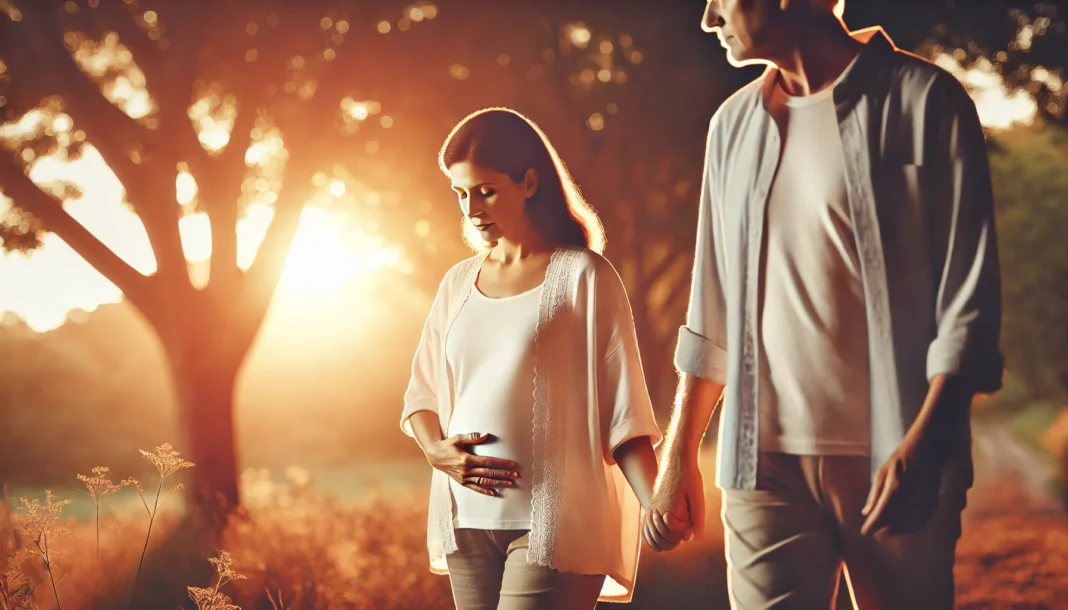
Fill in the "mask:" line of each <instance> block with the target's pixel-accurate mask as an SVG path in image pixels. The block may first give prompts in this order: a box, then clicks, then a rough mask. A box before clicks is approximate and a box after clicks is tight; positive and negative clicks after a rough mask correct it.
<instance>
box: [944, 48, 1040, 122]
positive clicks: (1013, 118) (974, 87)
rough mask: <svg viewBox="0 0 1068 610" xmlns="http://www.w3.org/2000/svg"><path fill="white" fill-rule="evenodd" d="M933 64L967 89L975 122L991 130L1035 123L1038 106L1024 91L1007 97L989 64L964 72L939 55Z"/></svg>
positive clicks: (999, 78)
mask: <svg viewBox="0 0 1068 610" xmlns="http://www.w3.org/2000/svg"><path fill="white" fill-rule="evenodd" d="M934 62H935V64H937V65H939V66H940V67H942V68H944V69H946V70H948V71H949V72H951V73H952V74H953V75H954V76H956V77H957V79H959V80H960V82H962V83H963V84H964V86H965V87H966V88H967V89H968V93H969V94H970V95H971V96H972V100H974V101H975V108H976V111H977V112H978V113H979V121H980V122H981V123H982V124H983V125H984V126H986V127H989V128H992V129H1007V128H1009V127H1012V126H1013V125H1026V124H1029V123H1031V122H1032V121H1034V120H1035V116H1036V115H1037V114H1038V106H1037V105H1036V104H1035V100H1034V98H1032V97H1031V96H1030V95H1029V94H1028V93H1027V92H1026V91H1016V92H1015V93H1012V94H1010V93H1009V92H1008V89H1007V88H1006V86H1005V81H1004V80H1003V79H1002V77H1001V75H1000V74H998V73H997V72H995V71H994V69H993V66H992V65H990V64H989V62H985V63H983V62H981V63H980V65H979V66H976V67H974V68H971V69H968V70H965V69H964V68H963V67H961V65H960V62H958V61H957V60H956V58H954V57H953V56H952V55H949V54H946V53H943V54H941V55H939V56H938V57H936V58H935V60H934Z"/></svg>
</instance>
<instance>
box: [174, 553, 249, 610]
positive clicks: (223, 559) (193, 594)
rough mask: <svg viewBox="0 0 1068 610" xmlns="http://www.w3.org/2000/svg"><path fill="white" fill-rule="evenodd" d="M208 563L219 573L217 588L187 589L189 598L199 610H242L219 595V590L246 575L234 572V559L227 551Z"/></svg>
mask: <svg viewBox="0 0 1068 610" xmlns="http://www.w3.org/2000/svg"><path fill="white" fill-rule="evenodd" d="M208 561H210V562H211V565H213V566H215V572H216V573H217V579H216V581H215V586H214V587H212V588H210V589H204V588H201V587H186V589H187V590H188V591H189V597H190V598H192V600H193V601H194V602H195V603H196V605H197V608H198V609H199V610H241V609H240V608H239V607H238V606H235V605H234V603H233V602H232V601H231V600H230V598H229V597H227V596H226V595H224V594H223V593H219V589H220V588H221V587H222V586H223V585H225V584H226V583H228V582H230V581H231V580H241V579H243V578H245V576H244V575H242V574H238V573H237V572H235V571H234V559H233V557H231V556H230V553H228V552H226V551H219V556H218V557H211V558H209V559H208Z"/></svg>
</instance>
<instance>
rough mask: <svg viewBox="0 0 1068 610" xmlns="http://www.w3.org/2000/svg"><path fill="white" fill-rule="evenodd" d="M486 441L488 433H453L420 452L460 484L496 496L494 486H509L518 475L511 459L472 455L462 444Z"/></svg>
mask: <svg viewBox="0 0 1068 610" xmlns="http://www.w3.org/2000/svg"><path fill="white" fill-rule="evenodd" d="M487 440H489V435H488V434H480V433H478V432H471V433H469V434H456V435H453V436H450V437H449V438H446V439H444V440H440V441H436V442H434V443H431V444H429V445H428V446H427V448H426V450H425V451H424V453H425V454H426V459H427V461H428V462H430V465H431V466H433V467H434V468H436V469H438V470H440V471H442V472H444V473H445V474H447V475H449V476H450V477H452V478H453V479H454V480H455V481H456V482H457V483H459V484H460V485H463V486H464V487H466V488H468V489H470V490H472V491H476V492H478V493H480V494H485V495H487V496H493V497H500V495H501V494H500V492H499V491H497V489H496V488H499V487H512V486H513V485H515V480H516V479H518V478H519V472H518V471H517V470H516V467H517V466H518V465H517V464H516V463H515V462H513V461H512V460H505V459H501V458H495V457H488V456H482V455H474V454H472V453H470V452H469V451H467V450H466V449H465V447H468V446H470V445H480V444H482V443H484V442H486V441H487Z"/></svg>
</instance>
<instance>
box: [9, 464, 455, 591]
mask: <svg viewBox="0 0 1068 610" xmlns="http://www.w3.org/2000/svg"><path fill="white" fill-rule="evenodd" d="M143 453H144V454H145V458H146V459H148V460H149V461H150V462H152V463H153V464H154V465H155V466H157V468H158V469H159V475H160V482H159V486H158V490H162V492H163V494H166V493H167V490H165V489H163V486H164V480H165V479H167V478H169V477H171V476H172V475H173V474H174V473H175V471H176V470H177V469H178V468H181V467H188V466H185V465H184V464H183V465H180V466H178V467H175V468H171V466H172V464H171V461H174V460H180V458H178V457H177V453H175V452H172V451H171V449H170V447H169V446H167V447H161V448H158V449H157V451H156V452H154V453H149V452H143ZM163 458H167V460H170V461H167V460H164V461H166V463H164V461H161V460H162V459H163ZM157 462H159V463H157ZM186 464H187V463H186ZM106 475H107V471H105V470H95V471H94V477H95V478H94V477H81V478H80V480H82V481H83V482H84V483H85V484H86V486H87V487H89V495H90V496H91V497H93V499H94V500H97V499H98V498H102V497H104V496H105V494H103V493H99V492H101V490H107V491H109V492H110V493H114V491H115V490H116V489H115V488H116V487H117V486H116V485H115V484H113V483H110V481H105V480H104V479H105V478H106ZM124 484H128V485H132V486H135V487H137V488H138V492H139V493H141V485H140V483H139V482H137V481H124ZM152 487H157V486H156V485H152ZM175 487H177V486H175ZM94 491H96V492H98V493H97V494H96V495H94V493H93V492H94ZM155 491H157V490H153V492H155ZM242 493H243V497H244V498H245V509H244V510H243V511H242V512H241V513H240V514H238V515H236V516H235V517H234V518H233V519H232V520H231V522H230V523H229V525H228V527H227V528H226V529H225V530H224V531H223V532H222V534H221V535H220V536H219V537H218V538H216V539H214V540H207V539H205V538H204V537H203V536H202V535H200V533H201V532H199V531H198V530H197V528H196V526H195V525H193V524H190V523H187V522H186V521H184V520H183V518H182V516H181V515H180V514H178V513H177V511H158V510H157V508H158V507H159V506H160V505H161V504H162V502H158V501H157V498H159V499H161V500H162V499H165V497H166V496H165V495H164V496H162V497H161V496H159V495H158V494H155V493H149V494H147V497H146V496H142V502H143V503H144V509H145V511H146V512H140V511H136V510H135V511H130V510H125V511H110V512H105V514H103V515H102V516H100V517H98V520H93V521H91V522H88V523H79V522H76V521H74V520H73V519H63V518H62V516H61V514H60V511H61V510H62V504H63V502H62V501H60V502H54V501H53V499H52V496H51V495H50V494H49V495H48V497H47V498H46V500H45V502H44V503H41V502H40V501H38V500H34V501H29V500H26V501H25V506H24V507H23V508H22V509H18V508H16V507H14V506H12V505H11V503H10V502H8V501H5V502H4V503H3V504H0V552H2V556H0V572H3V573H4V574H3V576H0V608H2V609H4V610H7V609H9V608H10V609H14V608H20V609H21V608H38V607H39V608H41V609H42V610H44V609H49V608H57V609H58V608H62V609H64V610H72V609H73V610H78V609H89V608H108V609H109V610H113V609H115V608H127V607H133V608H175V607H181V608H193V607H196V608H198V610H232V609H236V608H265V609H266V608H272V609H273V610H281V609H282V608H286V609H293V610H295V609H298V608H299V609H326V608H331V609H334V608H338V609H341V608H361V609H362V608H368V609H370V608H427V609H428V610H433V609H434V608H449V607H451V605H452V604H451V600H452V597H451V594H450V592H449V585H448V580H447V579H446V578H442V577H439V576H435V575H433V574H431V573H430V572H429V570H428V569H427V557H426V529H425V524H426V520H427V515H426V505H427V498H426V497H425V496H423V495H410V496H405V497H391V498H388V499H387V498H384V497H381V496H379V497H376V498H375V499H373V500H370V501H368V502H366V503H365V504H364V505H362V506H358V507H344V506H341V505H340V504H339V503H337V502H336V501H333V500H331V499H329V498H326V499H323V498H319V497H317V496H316V495H314V494H313V493H312V481H311V479H310V476H309V475H308V474H307V473H306V472H305V471H303V470H300V469H296V468H294V469H290V470H289V471H288V472H287V481H281V482H278V481H273V480H271V479H270V478H269V477H268V476H267V475H266V473H260V472H256V471H249V472H246V473H245V475H244V476H243V477H242ZM98 514H99V513H98ZM150 528H152V529H150ZM61 532H62V533H64V534H66V536H65V537H64V538H63V540H62V542H63V545H62V546H61V547H56V546H51V547H45V546H44V541H46V540H53V539H55V538H57V537H58V534H59V533H61ZM45 548H48V552H49V553H50V554H49V555H48V557H47V558H48V563H47V565H49V566H50V567H51V569H46V568H45V565H46V562H45V556H44V554H43V553H42V550H43V549H45ZM146 550H147V553H146ZM57 552H58V553H59V555H58V557H57ZM145 555H147V556H148V559H147V560H146V559H145ZM211 555H217V556H215V557H212V558H211V559H207V557H209V556H211ZM139 557H140V560H139ZM142 562H143V563H144V571H143V572H142V570H141V565H142ZM138 574H139V575H140V578H138V576H137V575H138ZM53 575H54V576H55V580H56V588H55V589H54V590H53V589H52V587H51V576H53ZM183 594H184V595H183ZM131 598H132V599H133V601H132V602H131ZM57 600H58V602H59V603H57Z"/></svg>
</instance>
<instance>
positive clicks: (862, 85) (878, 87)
mask: <svg viewBox="0 0 1068 610" xmlns="http://www.w3.org/2000/svg"><path fill="white" fill-rule="evenodd" d="M849 35H850V36H852V37H853V39H854V40H856V41H857V42H861V43H863V44H864V48H863V49H861V50H860V55H859V56H858V57H857V61H856V63H854V64H853V68H852V69H851V70H850V71H849V73H848V74H846V76H845V78H844V79H843V80H842V82H841V83H839V84H838V85H837V86H836V87H835V90H834V102H835V105H836V106H838V107H842V106H848V105H852V103H853V102H854V101H856V99H857V98H858V97H860V96H861V95H864V94H879V93H885V91H886V90H887V88H889V86H890V78H889V70H890V67H891V62H890V61H889V60H890V58H892V57H893V56H894V54H895V53H896V52H897V50H898V49H897V47H896V46H895V45H894V42H893V41H892V40H890V37H889V36H887V35H886V32H885V31H883V28H881V27H879V26H873V27H870V28H864V29H862V30H857V31H854V32H850V33H849ZM778 76H779V69H778V68H777V67H775V66H774V65H771V66H768V68H767V70H765V71H764V77H763V78H764V82H763V88H762V92H763V96H762V99H763V102H764V108H765V110H766V109H767V108H768V107H769V101H770V100H771V96H772V94H773V93H774V91H775V89H774V87H776V86H778V85H777V81H778Z"/></svg>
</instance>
